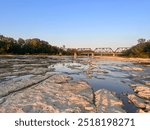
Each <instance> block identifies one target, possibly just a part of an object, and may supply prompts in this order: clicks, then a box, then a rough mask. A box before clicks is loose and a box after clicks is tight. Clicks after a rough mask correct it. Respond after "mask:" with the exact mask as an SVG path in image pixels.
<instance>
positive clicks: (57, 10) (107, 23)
mask: <svg viewBox="0 0 150 130" xmlns="http://www.w3.org/2000/svg"><path fill="white" fill-rule="evenodd" d="M0 34H1V35H4V36H8V37H13V38H15V39H18V38H19V37H21V38H24V39H27V38H40V39H42V40H46V41H48V42H49V43H50V44H51V45H56V46H59V47H61V46H63V45H65V46H66V48H82V47H84V48H86V47H88V48H93V49H94V48H98V47H112V48H117V47H131V46H133V45H135V44H137V40H138V39H139V38H145V39H150V0H0Z"/></svg>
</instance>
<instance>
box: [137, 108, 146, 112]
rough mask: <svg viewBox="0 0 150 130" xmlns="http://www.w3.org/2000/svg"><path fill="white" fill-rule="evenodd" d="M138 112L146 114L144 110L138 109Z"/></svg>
mask: <svg viewBox="0 0 150 130" xmlns="http://www.w3.org/2000/svg"><path fill="white" fill-rule="evenodd" d="M136 112H137V113H145V112H144V111H143V110H142V109H138V110H137V111H136Z"/></svg>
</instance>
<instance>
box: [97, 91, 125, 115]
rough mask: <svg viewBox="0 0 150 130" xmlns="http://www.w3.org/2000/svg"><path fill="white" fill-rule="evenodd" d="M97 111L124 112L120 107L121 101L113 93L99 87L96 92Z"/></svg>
mask: <svg viewBox="0 0 150 130" xmlns="http://www.w3.org/2000/svg"><path fill="white" fill-rule="evenodd" d="M95 95H96V107H97V112H100V113H124V112H125V111H124V110H123V109H122V106H123V103H122V101H120V100H119V99H118V98H117V97H116V96H115V95H114V94H113V93H111V92H110V91H108V90H105V89H101V90H98V91H97V92H96V93H95Z"/></svg>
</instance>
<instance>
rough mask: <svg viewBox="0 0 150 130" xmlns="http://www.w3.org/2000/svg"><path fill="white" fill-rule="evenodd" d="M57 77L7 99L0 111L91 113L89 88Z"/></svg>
mask: <svg viewBox="0 0 150 130" xmlns="http://www.w3.org/2000/svg"><path fill="white" fill-rule="evenodd" d="M69 79H71V78H70V77H68V76H67V75H62V74H59V75H58V74H57V75H53V76H51V77H49V78H48V79H46V80H44V81H42V82H41V83H39V84H36V85H34V86H32V87H29V88H27V89H23V90H22V91H17V92H15V93H12V94H10V95H9V96H7V99H6V101H5V102H3V103H2V104H1V105H0V112H26V113H33V112H34V113H39V112H40V113H42V112H43V113H47V112H52V113H54V112H95V106H94V102H93V99H94V97H93V92H92V89H91V87H90V86H89V85H88V84H87V83H85V82H83V81H80V82H70V83H69V82H68V83H67V81H68V80H69Z"/></svg>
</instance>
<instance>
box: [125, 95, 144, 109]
mask: <svg viewBox="0 0 150 130" xmlns="http://www.w3.org/2000/svg"><path fill="white" fill-rule="evenodd" d="M128 98H129V100H130V102H132V103H133V104H134V105H135V106H137V107H138V108H146V104H145V103H144V100H143V99H141V98H139V97H137V96H135V95H134V94H129V95H128Z"/></svg>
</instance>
